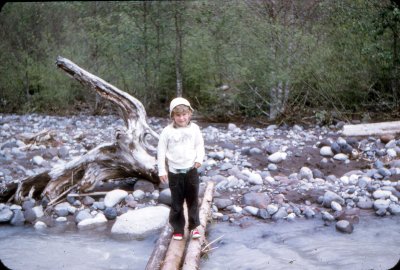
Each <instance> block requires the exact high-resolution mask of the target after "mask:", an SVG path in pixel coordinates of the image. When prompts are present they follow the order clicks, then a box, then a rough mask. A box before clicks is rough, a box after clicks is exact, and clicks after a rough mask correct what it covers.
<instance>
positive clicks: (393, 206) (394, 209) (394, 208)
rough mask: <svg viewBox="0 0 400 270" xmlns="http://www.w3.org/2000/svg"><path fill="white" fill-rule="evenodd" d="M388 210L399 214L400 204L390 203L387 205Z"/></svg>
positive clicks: (393, 213)
mask: <svg viewBox="0 0 400 270" xmlns="http://www.w3.org/2000/svg"><path fill="white" fill-rule="evenodd" d="M388 211H389V213H390V214H392V215H400V205H398V204H395V203H391V204H390V205H389V208H388Z"/></svg>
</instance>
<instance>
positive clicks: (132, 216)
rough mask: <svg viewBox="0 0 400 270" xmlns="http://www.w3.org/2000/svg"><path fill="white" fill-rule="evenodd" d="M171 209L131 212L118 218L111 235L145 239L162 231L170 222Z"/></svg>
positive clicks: (149, 209) (159, 208)
mask: <svg viewBox="0 0 400 270" xmlns="http://www.w3.org/2000/svg"><path fill="white" fill-rule="evenodd" d="M169 211H170V209H169V208H168V207H165V206H154V207H146V208H141V209H138V210H129V211H128V212H127V213H125V214H123V215H121V216H119V217H117V220H116V221H115V223H114V225H113V227H112V228H111V233H112V235H113V236H114V237H117V238H124V239H143V238H145V237H147V236H148V235H150V234H153V233H155V232H157V231H158V230H160V229H161V228H162V227H163V226H164V225H165V224H166V222H167V221H168V216H169Z"/></svg>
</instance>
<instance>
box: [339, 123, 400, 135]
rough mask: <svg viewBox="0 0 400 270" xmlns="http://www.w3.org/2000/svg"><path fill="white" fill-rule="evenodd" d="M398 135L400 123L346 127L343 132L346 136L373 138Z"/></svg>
mask: <svg viewBox="0 0 400 270" xmlns="http://www.w3.org/2000/svg"><path fill="white" fill-rule="evenodd" d="M398 133H400V121H393V122H380V123H369V124H357V125H345V126H343V132H342V134H343V135H345V136H372V135H385V134H398Z"/></svg>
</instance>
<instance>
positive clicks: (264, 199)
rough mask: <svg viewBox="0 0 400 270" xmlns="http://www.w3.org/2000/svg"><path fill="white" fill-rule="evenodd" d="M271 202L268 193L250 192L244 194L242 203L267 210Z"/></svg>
mask: <svg viewBox="0 0 400 270" xmlns="http://www.w3.org/2000/svg"><path fill="white" fill-rule="evenodd" d="M270 201H271V199H270V197H269V196H268V195H267V194H266V193H256V192H250V193H246V194H244V196H243V201H242V203H243V204H244V205H250V206H254V207H257V208H261V209H262V208H267V206H268V204H269V203H270Z"/></svg>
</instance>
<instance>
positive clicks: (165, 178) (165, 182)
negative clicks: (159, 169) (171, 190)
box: [160, 175, 168, 184]
mask: <svg viewBox="0 0 400 270" xmlns="http://www.w3.org/2000/svg"><path fill="white" fill-rule="evenodd" d="M160 181H161V183H163V184H167V183H168V175H161V176H160Z"/></svg>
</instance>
